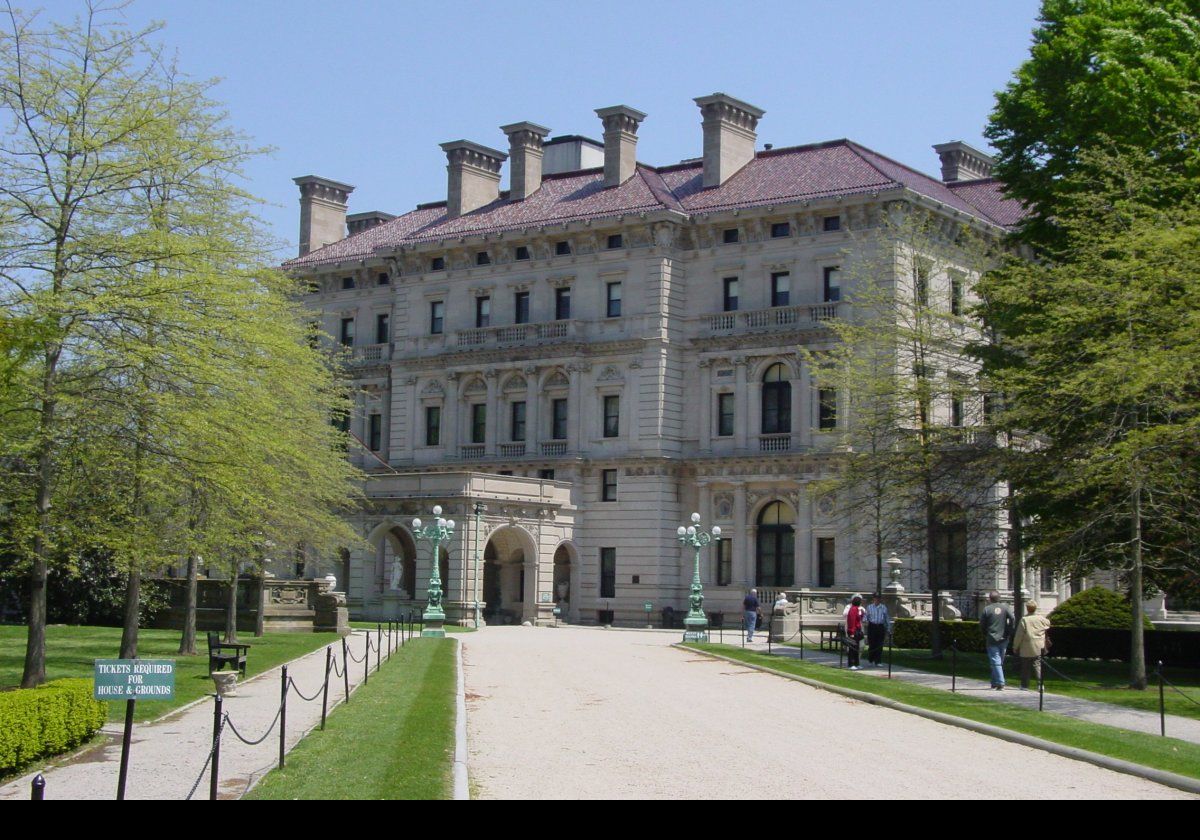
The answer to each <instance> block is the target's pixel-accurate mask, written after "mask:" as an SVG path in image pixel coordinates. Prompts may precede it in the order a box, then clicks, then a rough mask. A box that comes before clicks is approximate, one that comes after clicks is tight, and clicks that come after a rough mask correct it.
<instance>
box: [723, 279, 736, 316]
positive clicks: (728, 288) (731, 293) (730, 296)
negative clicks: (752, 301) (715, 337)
mask: <svg viewBox="0 0 1200 840" xmlns="http://www.w3.org/2000/svg"><path fill="white" fill-rule="evenodd" d="M721 283H722V287H723V288H722V294H723V299H722V305H723V307H724V311H725V312H737V308H738V279H737V278H736V277H726V278H725V279H724V280H722V281H721Z"/></svg>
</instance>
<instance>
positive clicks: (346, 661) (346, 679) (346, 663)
mask: <svg viewBox="0 0 1200 840" xmlns="http://www.w3.org/2000/svg"><path fill="white" fill-rule="evenodd" d="M342 687H343V688H345V690H346V702H347V703H349V702H350V657H348V656H346V637H345V636H342Z"/></svg>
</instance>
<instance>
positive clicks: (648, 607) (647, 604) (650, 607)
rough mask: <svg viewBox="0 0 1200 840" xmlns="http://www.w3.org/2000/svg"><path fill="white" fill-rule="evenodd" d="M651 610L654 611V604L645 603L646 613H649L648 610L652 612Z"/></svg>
mask: <svg viewBox="0 0 1200 840" xmlns="http://www.w3.org/2000/svg"><path fill="white" fill-rule="evenodd" d="M652 609H654V604H652V603H650V602H649V601H647V602H646V612H650V610H652Z"/></svg>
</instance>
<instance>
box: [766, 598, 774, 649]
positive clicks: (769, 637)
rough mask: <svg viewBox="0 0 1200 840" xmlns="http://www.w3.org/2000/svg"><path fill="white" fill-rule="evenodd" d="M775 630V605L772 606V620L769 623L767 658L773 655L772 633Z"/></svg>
mask: <svg viewBox="0 0 1200 840" xmlns="http://www.w3.org/2000/svg"><path fill="white" fill-rule="evenodd" d="M774 629H775V605H774V604H772V605H771V619H770V621H768V622H767V656H770V655H771V631H772V630H774Z"/></svg>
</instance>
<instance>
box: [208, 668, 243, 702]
mask: <svg viewBox="0 0 1200 840" xmlns="http://www.w3.org/2000/svg"><path fill="white" fill-rule="evenodd" d="M210 674H211V676H212V678H213V684H214V685H216V687H217V696H218V697H236V696H237V676H238V675H237V671H212V672H210Z"/></svg>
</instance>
